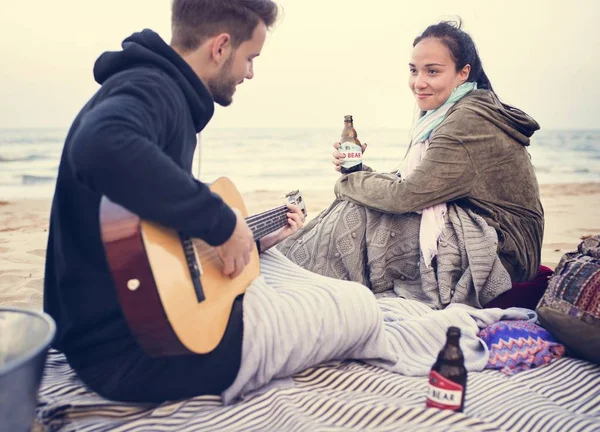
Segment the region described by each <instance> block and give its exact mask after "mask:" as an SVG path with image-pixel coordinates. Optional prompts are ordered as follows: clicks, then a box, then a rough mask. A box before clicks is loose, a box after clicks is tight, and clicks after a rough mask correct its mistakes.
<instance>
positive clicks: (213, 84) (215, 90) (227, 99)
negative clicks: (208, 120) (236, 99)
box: [208, 55, 238, 107]
mask: <svg viewBox="0 0 600 432" xmlns="http://www.w3.org/2000/svg"><path fill="white" fill-rule="evenodd" d="M232 65H233V55H232V56H231V57H229V58H228V59H227V61H226V62H225V64H224V65H223V68H222V69H221V73H220V74H219V75H218V76H217V77H216V78H214V79H213V80H211V81H209V82H208V90H209V91H210V93H211V94H212V97H213V99H214V101H215V102H216V103H218V104H219V105H221V106H224V107H226V106H229V105H231V102H233V94H234V93H235V87H236V85H237V84H238V83H237V82H236V80H235V79H234V78H233V77H232V76H231V68H232Z"/></svg>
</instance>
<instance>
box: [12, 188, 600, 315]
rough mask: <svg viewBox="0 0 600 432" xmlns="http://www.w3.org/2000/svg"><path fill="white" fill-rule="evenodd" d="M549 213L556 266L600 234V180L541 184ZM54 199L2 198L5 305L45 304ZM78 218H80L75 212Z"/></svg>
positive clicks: (327, 196)
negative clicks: (587, 237) (584, 239)
mask: <svg viewBox="0 0 600 432" xmlns="http://www.w3.org/2000/svg"><path fill="white" fill-rule="evenodd" d="M540 188H541V196H542V203H543V205H544V210H545V216H546V227H545V235H544V246H543V249H542V263H543V264H544V265H547V266H549V267H551V268H554V267H556V265H557V264H558V261H559V260H560V258H561V256H562V255H563V254H564V253H566V252H569V251H572V250H575V249H576V248H577V245H578V244H579V241H580V238H581V237H582V236H585V235H590V234H599V233H600V217H598V215H597V211H598V208H600V183H584V184H559V185H541V186H540ZM284 192H287V191H282V194H278V193H274V192H266V191H256V192H252V193H246V194H244V199H245V202H246V205H247V209H248V212H249V214H254V213H258V212H261V211H265V210H268V209H270V208H272V207H275V206H278V205H280V204H281V203H282V202H283V198H282V196H283V193H284ZM302 194H303V196H304V198H305V201H306V204H307V208H308V211H309V217H314V216H315V215H317V214H318V213H319V212H320V211H321V210H323V209H324V208H325V207H327V205H328V204H329V203H330V202H331V201H332V199H333V192H323V191H314V190H310V189H307V190H302ZM49 213H50V199H48V200H21V201H9V202H7V201H0V305H3V306H18V307H27V308H34V309H41V308H42V296H43V277H44V259H45V252H46V242H47V238H48V218H49ZM74 217H76V216H75V215H74Z"/></svg>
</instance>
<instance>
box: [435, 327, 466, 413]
mask: <svg viewBox="0 0 600 432" xmlns="http://www.w3.org/2000/svg"><path fill="white" fill-rule="evenodd" d="M459 339H460V329H459V328H458V327H449V328H448V332H447V333H446V345H444V348H442V350H441V351H440V353H439V355H438V358H437V361H436V362H435V363H434V365H433V367H432V368H431V372H429V393H428V394H427V406H428V407H435V408H440V409H449V410H454V411H461V412H462V410H463V408H464V406H465V394H466V392H467V369H466V368H465V357H464V356H463V352H462V351H461V349H460V345H459Z"/></svg>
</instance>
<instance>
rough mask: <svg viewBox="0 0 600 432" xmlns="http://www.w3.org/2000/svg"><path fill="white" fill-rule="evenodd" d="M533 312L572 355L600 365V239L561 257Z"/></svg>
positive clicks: (592, 240)
mask: <svg viewBox="0 0 600 432" xmlns="http://www.w3.org/2000/svg"><path fill="white" fill-rule="evenodd" d="M536 311H537V313H538V316H539V320H540V322H541V324H542V325H543V326H544V328H546V329H547V330H548V331H550V332H551V333H552V334H553V335H554V336H555V337H556V338H557V339H558V340H559V341H560V342H562V343H563V344H564V345H565V346H566V347H567V348H568V349H569V350H570V351H571V352H572V354H574V355H577V356H579V357H582V358H585V359H587V360H590V361H593V362H594V363H597V364H600V235H596V236H592V237H588V238H586V239H585V240H583V241H582V242H581V243H580V244H579V247H578V248H577V252H571V253H567V254H565V255H563V257H562V258H561V260H560V262H559V264H558V267H556V270H555V272H554V276H552V277H551V278H550V280H549V281H548V289H547V290H546V293H545V294H544V296H543V297H542V299H541V300H540V303H539V304H538V306H537V309H536Z"/></svg>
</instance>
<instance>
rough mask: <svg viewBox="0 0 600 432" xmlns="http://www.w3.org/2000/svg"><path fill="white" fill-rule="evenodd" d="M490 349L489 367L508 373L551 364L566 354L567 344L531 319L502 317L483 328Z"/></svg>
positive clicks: (482, 331) (480, 334) (484, 337)
mask: <svg viewBox="0 0 600 432" xmlns="http://www.w3.org/2000/svg"><path fill="white" fill-rule="evenodd" d="M479 337H480V338H481V339H483V341H484V342H485V344H486V345H487V347H488V348H489V350H490V358H489V360H488V363H487V365H486V368H490V369H500V371H501V372H503V373H505V374H507V375H513V374H515V373H517V372H519V371H523V370H527V369H531V368H535V367H539V366H543V365H546V364H549V363H550V362H551V361H552V360H554V359H556V358H560V357H562V356H563V355H564V354H565V347H564V346H563V345H561V344H559V343H558V342H557V341H556V339H554V338H553V337H552V335H551V334H550V333H548V332H547V331H546V330H544V329H543V328H542V327H540V326H538V325H536V324H534V323H533V322H530V321H498V322H496V323H494V324H492V325H490V326H488V327H486V328H484V329H483V330H481V331H480V332H479Z"/></svg>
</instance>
